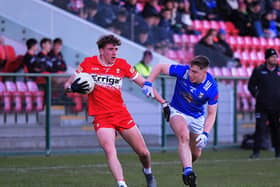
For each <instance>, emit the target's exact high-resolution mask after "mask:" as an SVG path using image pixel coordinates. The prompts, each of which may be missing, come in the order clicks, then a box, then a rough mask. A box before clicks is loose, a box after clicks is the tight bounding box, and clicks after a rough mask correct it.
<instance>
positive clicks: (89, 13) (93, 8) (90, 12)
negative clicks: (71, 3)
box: [82, 3, 97, 24]
mask: <svg viewBox="0 0 280 187" xmlns="http://www.w3.org/2000/svg"><path fill="white" fill-rule="evenodd" d="M96 14H97V4H96V3H91V4H89V5H88V6H86V7H85V9H84V14H83V15H82V18H84V19H86V20H88V21H89V22H91V23H95V24H96V22H97V20H96Z"/></svg>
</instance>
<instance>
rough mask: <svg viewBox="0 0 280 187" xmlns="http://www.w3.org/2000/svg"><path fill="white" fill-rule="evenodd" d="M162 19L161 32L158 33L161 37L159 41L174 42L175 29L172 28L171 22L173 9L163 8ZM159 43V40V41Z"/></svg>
mask: <svg viewBox="0 0 280 187" xmlns="http://www.w3.org/2000/svg"><path fill="white" fill-rule="evenodd" d="M160 15H161V19H160V22H159V25H158V27H159V29H160V30H159V32H158V33H157V36H158V37H159V39H158V40H159V42H161V43H162V42H164V44H166V45H167V44H170V43H172V36H173V30H172V24H171V10H169V9H162V11H161V14H160ZM157 43H158V42H157Z"/></svg>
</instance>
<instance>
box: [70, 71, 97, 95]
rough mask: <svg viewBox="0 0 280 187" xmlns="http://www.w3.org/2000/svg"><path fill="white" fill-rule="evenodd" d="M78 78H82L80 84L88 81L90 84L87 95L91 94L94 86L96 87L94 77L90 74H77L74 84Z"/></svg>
mask: <svg viewBox="0 0 280 187" xmlns="http://www.w3.org/2000/svg"><path fill="white" fill-rule="evenodd" d="M78 78H80V80H79V82H78V83H82V82H85V81H86V82H87V83H88V85H89V86H88V89H89V90H88V91H87V92H86V93H85V94H89V93H90V92H92V90H93V89H94V85H95V83H94V80H93V78H92V76H91V75H90V74H88V73H84V72H81V73H78V74H76V76H75V78H74V80H73V82H74V81H75V80H77V79H78Z"/></svg>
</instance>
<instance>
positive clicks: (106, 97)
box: [76, 56, 138, 115]
mask: <svg viewBox="0 0 280 187" xmlns="http://www.w3.org/2000/svg"><path fill="white" fill-rule="evenodd" d="M80 72H86V73H89V74H91V75H92V77H93V79H94V81H95V87H94V89H93V91H92V92H91V93H90V94H89V95H88V114H89V115H100V114H107V113H112V112H118V111H122V110H124V109H125V110H126V107H125V104H124V102H123V99H122V94H121V87H122V83H123V78H124V77H127V78H129V79H132V80H134V79H136V78H137V76H138V73H137V72H136V71H135V69H134V68H133V67H132V66H131V65H130V64H128V63H127V61H126V60H124V59H121V58H116V59H115V63H114V64H113V65H111V66H106V65H103V64H102V63H101V62H100V61H99V58H98V56H93V57H88V58H85V59H84V61H83V62H82V63H81V64H80V66H79V67H78V68H77V70H76V73H80Z"/></svg>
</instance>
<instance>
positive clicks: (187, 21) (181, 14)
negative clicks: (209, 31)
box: [176, 1, 199, 35]
mask: <svg viewBox="0 0 280 187" xmlns="http://www.w3.org/2000/svg"><path fill="white" fill-rule="evenodd" d="M176 28H177V29H178V33H179V34H196V35H198V34H199V32H198V31H195V30H194V28H193V26H192V18H191V11H190V3H189V1H184V3H183V6H181V4H180V3H179V7H178V13H177V17H176Z"/></svg>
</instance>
